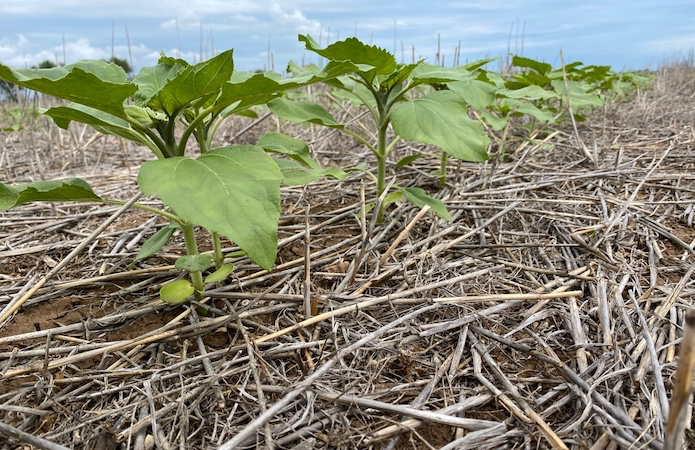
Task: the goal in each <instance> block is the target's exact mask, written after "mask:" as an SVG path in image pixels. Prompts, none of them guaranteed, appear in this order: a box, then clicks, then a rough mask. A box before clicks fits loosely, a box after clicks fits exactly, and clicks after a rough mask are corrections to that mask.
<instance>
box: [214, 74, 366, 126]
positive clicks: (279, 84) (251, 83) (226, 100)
mask: <svg viewBox="0 0 695 450" xmlns="http://www.w3.org/2000/svg"><path fill="white" fill-rule="evenodd" d="M353 69H354V64H352V63H350V62H344V61H335V62H333V61H332V62H329V63H328V64H327V65H326V67H325V68H324V69H323V70H318V71H316V70H314V69H313V68H311V69H310V70H302V71H300V72H298V73H297V74H296V75H295V76H293V77H292V78H284V77H282V76H281V75H280V74H277V73H274V72H266V73H259V74H252V73H243V72H234V74H233V76H232V79H231V81H230V82H228V83H225V84H224V86H223V87H222V93H221V94H220V96H219V98H217V100H216V101H215V111H214V112H215V114H218V113H220V112H221V111H223V110H225V112H224V114H225V115H226V114H231V113H237V112H238V111H242V110H244V109H246V108H248V107H250V106H254V105H263V104H266V103H267V102H269V101H270V100H272V99H274V98H277V97H279V96H280V95H282V94H283V93H285V92H287V91H289V90H290V89H296V88H299V87H302V86H307V85H310V84H314V83H318V82H329V81H330V80H332V79H334V78H336V77H339V76H341V75H344V74H346V73H349V72H351V71H352V70H353ZM230 105H233V107H232V108H231V109H228V108H229V107H230Z"/></svg>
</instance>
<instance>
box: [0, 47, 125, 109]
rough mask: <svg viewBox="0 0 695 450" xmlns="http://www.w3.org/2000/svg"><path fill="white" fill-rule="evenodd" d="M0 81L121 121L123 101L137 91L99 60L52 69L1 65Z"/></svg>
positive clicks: (119, 72)
mask: <svg viewBox="0 0 695 450" xmlns="http://www.w3.org/2000/svg"><path fill="white" fill-rule="evenodd" d="M0 79H2V80H5V81H9V82H11V83H14V84H16V85H19V86H22V87H24V88H27V89H33V90H35V91H39V92H43V93H45V94H49V95H53V96H55V97H60V98H64V99H65V100H70V101H73V102H76V103H80V104H82V105H86V106H91V107H93V108H95V109H98V110H100V111H104V112H107V113H110V114H113V115H114V116H116V117H121V118H125V112H124V110H123V102H124V101H125V100H126V99H127V98H128V97H130V96H131V95H133V94H134V93H135V91H136V90H137V87H136V86H134V85H133V84H132V83H130V82H129V81H128V77H127V76H126V74H125V72H123V69H121V68H120V67H118V66H117V65H115V64H110V63H107V62H106V61H101V60H85V61H80V62H78V63H75V64H71V65H69V66H65V67H54V68H51V69H12V68H10V67H7V66H5V65H2V64H0Z"/></svg>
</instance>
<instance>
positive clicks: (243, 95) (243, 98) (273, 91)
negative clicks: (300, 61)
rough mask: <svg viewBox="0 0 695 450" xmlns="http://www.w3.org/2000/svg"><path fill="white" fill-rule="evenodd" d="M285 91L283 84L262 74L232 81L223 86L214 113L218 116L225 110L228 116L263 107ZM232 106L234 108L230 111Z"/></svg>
mask: <svg viewBox="0 0 695 450" xmlns="http://www.w3.org/2000/svg"><path fill="white" fill-rule="evenodd" d="M235 76H236V73H235ZM285 90H286V88H285V87H283V85H282V84H281V83H279V82H277V81H276V80H273V79H272V78H269V77H268V76H266V75H265V74H262V73H259V74H257V75H253V76H251V77H248V78H245V79H238V78H237V79H232V81H230V82H228V83H225V84H224V85H223V86H222V92H221V94H220V96H219V98H218V99H217V101H216V102H215V111H214V112H215V114H218V113H221V112H222V111H223V110H224V114H225V115H227V114H231V113H235V112H236V111H241V110H244V109H246V108H249V107H250V106H255V105H262V104H265V103H267V102H269V101H270V100H272V99H274V98H276V97H278V96H280V95H281V94H282V93H283V92H284V91H285ZM230 106H232V108H230V109H228V107H230Z"/></svg>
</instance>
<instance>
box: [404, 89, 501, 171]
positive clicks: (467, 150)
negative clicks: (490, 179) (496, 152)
mask: <svg viewBox="0 0 695 450" xmlns="http://www.w3.org/2000/svg"><path fill="white" fill-rule="evenodd" d="M391 123H392V125H393V129H394V131H395V132H396V134H397V135H399V136H401V137H402V138H403V139H406V140H411V141H417V142H422V143H423V144H431V145H435V146H437V147H439V148H441V149H442V150H444V151H445V152H447V153H448V154H449V155H451V156H453V157H454V158H457V159H462V160H464V161H485V160H486V159H488V154H487V146H488V144H489V143H490V140H489V139H488V137H487V135H486V134H485V129H484V128H483V126H482V124H481V123H480V122H478V121H474V120H471V119H470V118H468V108H467V107H466V105H465V103H463V102H462V101H461V100H460V99H459V98H458V95H456V94H455V93H453V92H451V91H438V92H434V93H432V94H429V95H426V96H424V97H421V98H418V99H415V100H413V101H411V102H407V103H400V104H398V105H395V106H394V107H393V109H392V111H391Z"/></svg>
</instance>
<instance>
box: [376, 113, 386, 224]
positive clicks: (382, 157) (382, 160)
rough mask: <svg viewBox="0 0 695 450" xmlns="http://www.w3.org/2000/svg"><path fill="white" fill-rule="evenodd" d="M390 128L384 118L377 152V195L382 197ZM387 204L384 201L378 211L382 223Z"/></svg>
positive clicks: (379, 133) (384, 187)
mask: <svg viewBox="0 0 695 450" xmlns="http://www.w3.org/2000/svg"><path fill="white" fill-rule="evenodd" d="M388 128H389V123H388V120H384V121H383V123H382V124H380V125H379V131H378V133H377V146H376V149H377V152H376V162H377V169H376V196H377V198H379V197H381V194H383V193H384V190H385V189H386V155H388V152H387V148H386V131H387V130H388ZM385 207H386V205H385V203H384V202H382V203H381V206H380V207H379V211H378V212H377V214H378V215H377V222H378V223H381V222H383V220H384V209H385Z"/></svg>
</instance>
